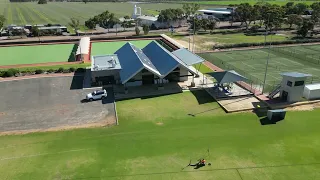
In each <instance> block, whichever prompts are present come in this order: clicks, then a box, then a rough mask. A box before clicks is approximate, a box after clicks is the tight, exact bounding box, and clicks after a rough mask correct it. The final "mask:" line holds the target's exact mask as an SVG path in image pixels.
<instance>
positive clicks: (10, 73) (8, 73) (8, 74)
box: [3, 69, 19, 77]
mask: <svg viewBox="0 0 320 180" xmlns="http://www.w3.org/2000/svg"><path fill="white" fill-rule="evenodd" d="M17 73H19V70H18V69H8V70H7V71H5V72H4V73H3V77H12V76H14V75H16V74H17Z"/></svg>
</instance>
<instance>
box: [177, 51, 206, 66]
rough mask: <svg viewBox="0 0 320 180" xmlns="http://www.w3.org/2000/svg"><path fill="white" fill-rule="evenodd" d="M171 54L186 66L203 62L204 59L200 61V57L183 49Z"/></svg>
mask: <svg viewBox="0 0 320 180" xmlns="http://www.w3.org/2000/svg"><path fill="white" fill-rule="evenodd" d="M172 54H174V55H175V56H177V57H178V58H179V59H180V60H181V61H183V62H184V63H185V64H187V65H188V66H191V65H193V64H198V63H202V62H204V59H202V58H201V57H200V56H198V55H196V54H193V53H192V52H190V51H189V50H187V49H185V48H181V49H178V50H176V51H173V52H172Z"/></svg>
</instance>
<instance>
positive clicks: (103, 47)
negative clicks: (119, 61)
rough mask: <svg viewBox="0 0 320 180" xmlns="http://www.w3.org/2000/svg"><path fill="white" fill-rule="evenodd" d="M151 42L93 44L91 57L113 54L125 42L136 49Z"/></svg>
mask: <svg viewBox="0 0 320 180" xmlns="http://www.w3.org/2000/svg"><path fill="white" fill-rule="evenodd" d="M151 41H152V40H139V41H117V42H93V43H92V49H91V55H93V56H96V55H104V54H114V53H115V52H116V51H117V50H118V49H120V48H121V47H122V46H123V45H124V44H126V43H127V42H130V43H132V44H133V45H135V46H137V47H138V48H144V47H145V46H146V45H148V44H149V43H150V42H151Z"/></svg>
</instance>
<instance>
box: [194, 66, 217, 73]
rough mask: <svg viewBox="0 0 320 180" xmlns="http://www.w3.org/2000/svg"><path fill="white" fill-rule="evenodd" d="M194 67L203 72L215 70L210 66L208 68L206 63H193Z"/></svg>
mask: <svg viewBox="0 0 320 180" xmlns="http://www.w3.org/2000/svg"><path fill="white" fill-rule="evenodd" d="M193 67H194V68H196V69H197V70H199V71H200V72H201V73H202V74H206V73H210V72H213V71H212V70H211V69H210V68H208V67H207V66H205V65H204V64H196V65H193Z"/></svg>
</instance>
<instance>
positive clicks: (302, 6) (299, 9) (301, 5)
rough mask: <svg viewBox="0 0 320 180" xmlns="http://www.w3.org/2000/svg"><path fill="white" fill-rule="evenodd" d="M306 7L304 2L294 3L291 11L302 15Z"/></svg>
mask: <svg viewBox="0 0 320 180" xmlns="http://www.w3.org/2000/svg"><path fill="white" fill-rule="evenodd" d="M307 8H308V5H307V4H305V3H298V4H296V5H294V7H293V11H294V13H295V14H299V15H302V14H303V13H304V12H305V11H306V10H307Z"/></svg>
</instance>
